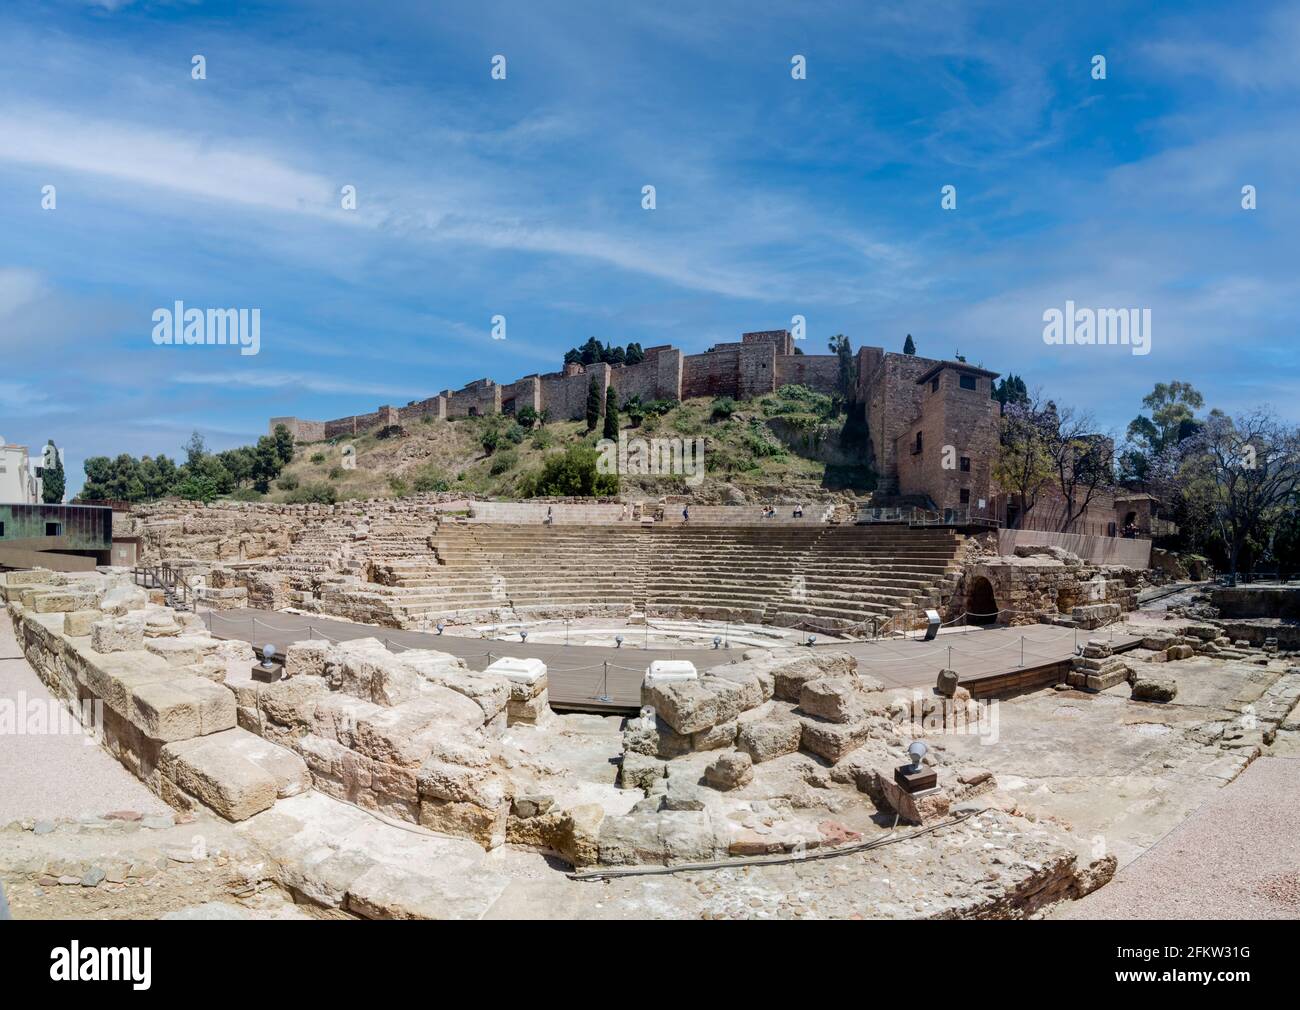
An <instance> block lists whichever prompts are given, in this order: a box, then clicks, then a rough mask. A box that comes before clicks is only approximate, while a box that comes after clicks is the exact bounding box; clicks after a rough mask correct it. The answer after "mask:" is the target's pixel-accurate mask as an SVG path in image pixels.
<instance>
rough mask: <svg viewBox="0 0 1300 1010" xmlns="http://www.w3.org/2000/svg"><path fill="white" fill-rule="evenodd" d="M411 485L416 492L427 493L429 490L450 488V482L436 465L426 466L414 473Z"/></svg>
mask: <svg viewBox="0 0 1300 1010" xmlns="http://www.w3.org/2000/svg"><path fill="white" fill-rule="evenodd" d="M411 486H412V487H414V488H415V491H416V493H417V494H427V493H429V492H431V491H447V490H449V489H450V488H451V482H450V481H448V480H447V478H446V476H444V474H443V472H442V471H441V470H439V469H438V468H437V467H435V466H426V467H425V468H424V469H422V470H420V471H418V472H417V473H416V475H415V480H414V481H413V482H412V485H411Z"/></svg>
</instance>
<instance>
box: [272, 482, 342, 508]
mask: <svg viewBox="0 0 1300 1010" xmlns="http://www.w3.org/2000/svg"><path fill="white" fill-rule="evenodd" d="M284 500H285V501H287V502H288V503H289V504H291V505H333V504H334V503H335V502H336V501H338V492H337V491H335V490H334V488H332V487H330V485H328V484H324V483H317V484H304V485H302V486H301V487H299V488H298V489H297V490H295V491H293V492H291V493H290V494H289V495H288V496H286V497H285V499H284Z"/></svg>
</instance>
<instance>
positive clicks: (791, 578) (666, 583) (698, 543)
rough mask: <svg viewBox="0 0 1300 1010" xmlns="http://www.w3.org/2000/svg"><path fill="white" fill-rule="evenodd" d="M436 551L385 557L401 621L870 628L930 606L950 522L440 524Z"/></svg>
mask: <svg viewBox="0 0 1300 1010" xmlns="http://www.w3.org/2000/svg"><path fill="white" fill-rule="evenodd" d="M433 541H434V548H435V551H434V558H433V560H432V561H430V560H429V559H414V558H410V559H405V560H394V561H392V562H390V563H389V564H388V567H387V569H386V570H387V572H388V573H389V574H390V576H391V579H392V581H390V582H389V583H388V586H389V587H391V588H386V589H380V587H375V586H372V587H370V589H372V590H375V591H379V592H383V593H384V594H385V596H389V597H390V598H391V600H392V603H393V604H394V606H396V607H397V609H398V610H399V611H400V612H401V613H402V615H403V616H404V620H403V623H404V624H405V625H406V626H408V627H428V626H431V625H432V624H433V623H435V622H436V621H437V620H439V619H445V620H450V621H477V620H489V619H490V620H519V619H546V618H554V617H562V616H567V615H570V614H583V615H588V614H600V613H604V614H608V615H611V616H619V615H627V614H630V613H633V612H640V613H645V614H648V615H652V616H660V617H682V618H701V619H710V620H731V621H744V622H748V623H761V624H776V625H782V626H786V627H796V628H804V629H807V630H814V631H815V630H822V631H845V632H857V633H867V632H869V630H870V627H871V624H872V622H873V621H874V622H876V623H883V622H885V621H887V620H888V619H889V618H890V617H892V616H894V615H895V614H898V613H900V612H902V611H908V610H911V611H919V610H920V609H922V608H924V607H927V606H937V605H938V604H939V603H940V601H941V599H942V597H943V596H944V595H945V594H946V593H947V592H948V591H950V590H951V588H952V587H953V585H954V584H955V583H956V581H957V579H958V578H959V571H960V569H959V565H958V564H957V561H956V555H957V550H958V547H959V546H960V544H961V538H960V537H959V536H958V535H957V534H956V533H954V532H953V531H952V530H950V529H908V528H907V527H904V526H880V527H858V526H825V525H821V524H818V523H810V524H808V525H807V526H804V527H795V526H794V525H793V524H769V523H763V522H762V521H759V522H756V523H754V524H752V525H734V524H733V526H731V527H724V526H721V525H700V526H693V525H690V524H681V523H676V524H673V523H667V522H666V523H661V524H656V525H653V526H640V525H628V526H609V525H602V526H598V527H579V526H559V525H557V526H549V527H548V526H539V525H537V524H527V525H486V524H444V525H443V526H442V527H440V528H439V530H438V531H437V533H436V534H435V535H434V537H433Z"/></svg>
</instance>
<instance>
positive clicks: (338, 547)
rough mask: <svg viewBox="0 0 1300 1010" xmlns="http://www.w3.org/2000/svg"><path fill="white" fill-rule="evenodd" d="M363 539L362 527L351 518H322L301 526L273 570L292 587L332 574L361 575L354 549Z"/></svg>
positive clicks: (298, 586) (301, 585) (363, 527)
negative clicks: (283, 575) (281, 575)
mask: <svg viewBox="0 0 1300 1010" xmlns="http://www.w3.org/2000/svg"><path fill="white" fill-rule="evenodd" d="M364 537H365V526H364V524H362V523H358V522H357V521H356V520H354V519H332V518H331V519H325V518H322V519H321V520H320V521H318V522H311V523H308V524H307V525H306V526H305V527H304V529H303V530H302V532H301V533H299V534H298V535H297V537H295V538H294V540H293V543H292V544H290V546H289V550H288V551H286V552H285V553H283V554H281V555H280V556H279V557H278V558H277V559H276V563H275V567H276V569H277V570H278V571H280V572H283V573H284V574H285V575H287V576H289V579H290V582H291V583H293V584H294V585H295V588H303V587H304V586H310V584H311V583H312V582H317V581H319V580H320V579H322V578H325V577H328V576H332V575H338V574H361V573H360V571H359V570H358V566H357V563H356V558H355V557H354V549H355V546H356V543H357V541H358V540H360V539H363V538H364ZM361 567H362V568H364V566H361Z"/></svg>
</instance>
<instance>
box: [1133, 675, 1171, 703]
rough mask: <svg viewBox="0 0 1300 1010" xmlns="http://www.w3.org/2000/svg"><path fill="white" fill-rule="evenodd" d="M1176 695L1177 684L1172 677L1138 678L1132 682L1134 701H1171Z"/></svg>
mask: <svg viewBox="0 0 1300 1010" xmlns="http://www.w3.org/2000/svg"><path fill="white" fill-rule="evenodd" d="M1177 695H1178V682H1177V681H1176V680H1174V679H1173V678H1172V677H1139V678H1138V679H1137V680H1135V681H1134V682H1133V695H1132V698H1133V700H1134V701H1157V702H1164V701H1173V700H1174V698H1175V697H1176V696H1177Z"/></svg>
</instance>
